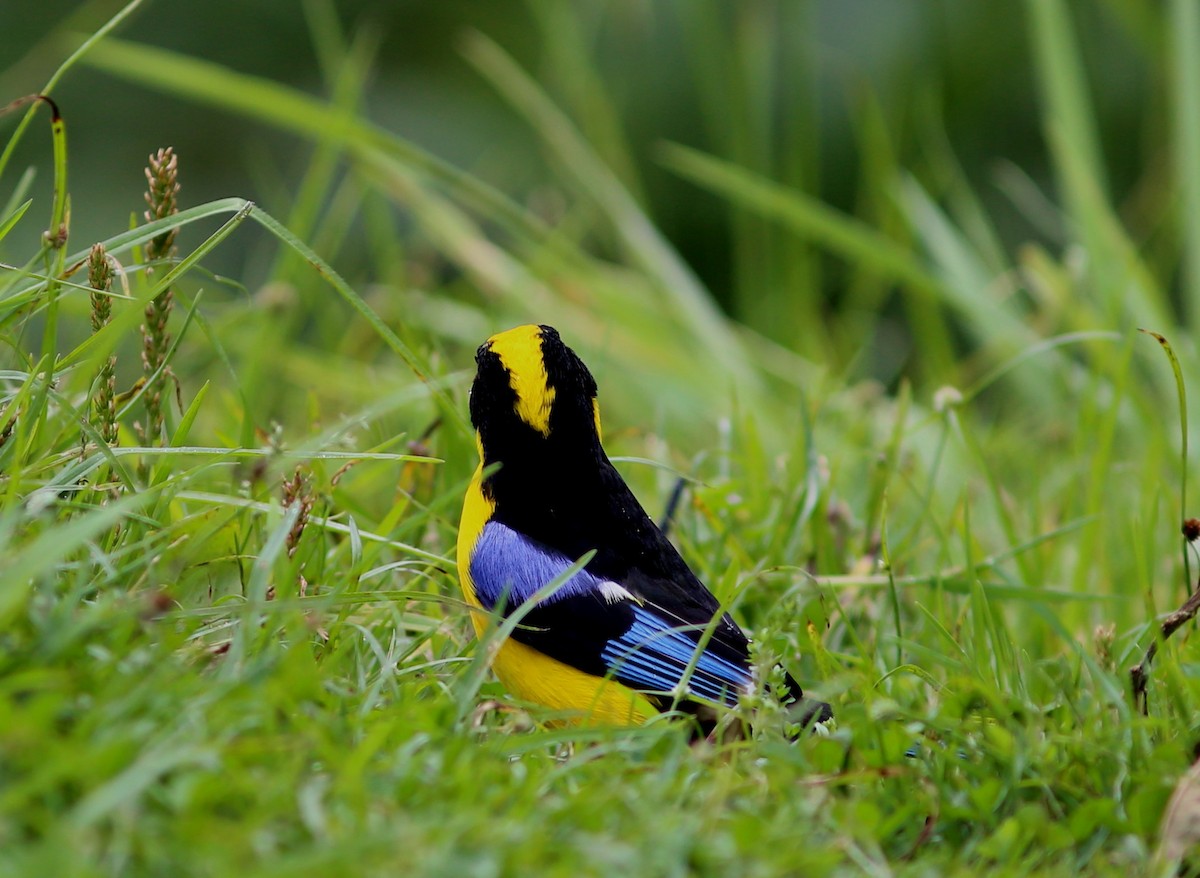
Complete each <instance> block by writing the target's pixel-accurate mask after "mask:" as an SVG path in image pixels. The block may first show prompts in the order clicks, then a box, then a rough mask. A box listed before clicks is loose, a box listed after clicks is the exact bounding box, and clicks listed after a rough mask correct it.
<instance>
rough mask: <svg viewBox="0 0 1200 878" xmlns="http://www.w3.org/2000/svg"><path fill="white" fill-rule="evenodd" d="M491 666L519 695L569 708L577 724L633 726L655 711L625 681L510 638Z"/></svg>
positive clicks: (525, 698)
mask: <svg viewBox="0 0 1200 878" xmlns="http://www.w3.org/2000/svg"><path fill="white" fill-rule="evenodd" d="M482 621H484V622H486V620H482ZM492 669H493V670H494V671H495V672H496V676H497V677H499V678H500V682H501V683H503V684H504V686H505V687H506V688H507V689H508V691H509V692H511V693H513V694H514V695H516V696H517V697H518V698H521V699H523V700H525V701H534V702H537V703H538V704H544V705H546V707H549V708H551V709H552V710H562V711H571V712H574V713H576V714H577V717H576V718H575V720H574V721H575V722H576V723H578V724H580V725H600V726H629V725H638V724H640V723H644V722H645V721H646V720H648V719H650V717H652V716H654V715H655V714H657V713H658V711H657V710H655V708H654V706H653V705H652V704H651V703H650V702H649V701H647V700H646V699H645V698H643V697H642V696H641V695H639V694H638V693H637V692H634V691H633V690H632V689H630V688H628V687H627V686H622V685H621V684H620V683H617V682H614V681H613V680H605V679H603V678H601V677H593V676H592V675H591V674H585V673H584V672H583V671H579V670H576V669H575V668H573V667H571V666H570V665H565V664H563V663H562V662H560V661H558V660H557V659H552V658H550V656H548V655H544V654H543V653H540V652H538V651H537V650H536V649H533V648H531V647H528V646H526V645H525V644H523V643H518V642H517V641H515V640H506V641H505V642H504V644H503V645H502V646H501V647H500V650H499V651H498V652H497V653H496V657H495V659H493V660H492Z"/></svg>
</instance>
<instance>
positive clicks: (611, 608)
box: [470, 521, 753, 705]
mask: <svg viewBox="0 0 1200 878" xmlns="http://www.w3.org/2000/svg"><path fill="white" fill-rule="evenodd" d="M572 563H573V562H572V560H571V559H569V558H567V557H566V556H565V555H562V554H560V553H558V552H555V551H553V550H552V549H550V548H548V547H546V546H544V545H542V544H541V543H538V542H536V541H534V540H531V539H529V538H528V537H525V536H523V535H522V534H520V533H519V532H517V531H515V530H513V529H512V528H509V527H507V526H506V525H504V524H502V523H500V522H498V521H489V522H488V523H487V524H486V525H485V526H484V529H483V532H482V533H481V534H480V536H479V540H478V541H477V542H476V544H475V548H474V551H473V553H472V556H471V563H470V570H471V580H472V582H473V584H474V587H475V596H476V598H477V599H478V600H479V602H480V603H481V604H482V605H483V606H484V607H487V608H488V609H492V608H494V607H495V606H496V603H497V602H498V601H499V600H500V598H501V596H502V595H504V594H505V592H506V591H507V593H508V605H509V606H515V605H517V604H520V603H522V602H524V601H526V600H528V599H529V598H530V597H531V596H532V595H533V594H534V593H535V592H536V591H537V590H538V589H539V588H541V587H543V586H544V585H545V584H546V583H548V582H550V581H551V580H553V579H554V578H555V577H557V576H560V575H561V574H562V573H563V572H564V571H565V570H566V569H567V568H568V567H570V566H571V564H572ZM614 585H615V584H614V583H611V582H610V581H608V580H606V579H603V578H601V577H598V576H596V575H594V574H592V573H590V572H588V571H587V570H580V571H579V572H577V573H575V574H574V575H573V576H571V578H570V579H568V580H567V581H566V582H565V583H564V584H563V585H562V587H560V588H559V589H558V590H557V591H555V592H554V594H553V595H551V596H550V597H549V598H547V599H545V600H543V601H542V602H541V603H539V604H538V606H537V607H535V608H534V610H533V611H532V612H531V613H530V614H529V615H528V616H527V617H526V621H527V623H528V624H529V626H531V627H534V628H537V627H540V628H541V629H543V631H542V632H541V633H539V632H537V631H524V630H518V631H517V632H514V634H513V636H514V637H516V638H518V639H528V642H529V643H530V645H532V646H537V647H538V648H541V649H543V650H544V651H546V652H548V653H549V654H551V655H553V656H554V657H555V658H558V659H559V660H560V661H566V662H568V663H569V664H572V665H573V666H575V667H579V668H581V669H586V670H588V672H590V673H599V674H605V675H608V676H611V677H612V678H613V679H615V680H617V681H618V682H621V683H623V684H625V685H627V686H629V687H631V688H634V689H638V690H643V691H648V692H660V693H670V692H674V691H675V690H676V689H677V688H678V686H679V683H680V681H681V680H682V679H683V677H684V675H685V673H687V669H688V666H689V665H690V664H691V663H692V660H693V656H694V655H695V653H696V650H697V648H698V644H697V641H698V638H699V637H700V635H701V633H702V628H703V626H696V625H682V626H681V625H679V624H678V621H675V622H673V621H671V620H670V619H669V617H670V616H671V613H670V610H669V608H658V607H656V606H655V605H653V604H646V603H644V602H640V601H638V599H637V598H636V596H635V595H632V594H629V592H625V591H624V590H623V589H615V590H614ZM614 594H617V595H620V594H625V595H628V597H626V598H624V599H621V598H619V597H618V598H617V599H614V598H613V595H614ZM566 627H571V628H572V629H576V630H564V628H566ZM698 627H699V628H700V630H697V629H698ZM580 628H586V630H577V629H580ZM599 632H606V634H611V633H613V632H616V633H615V636H605V637H602V638H600V639H597V638H596V637H595V635H596V634H598V633H599ZM592 644H594V645H592ZM581 650H584V651H587V652H588V653H589V654H587V655H584V654H582V653H581ZM597 652H598V654H597ZM752 686H753V677H752V676H751V673H750V670H749V667H748V662H747V663H746V664H739V663H737V662H734V661H730V660H729V659H728V658H725V657H724V656H721V655H718V654H717V653H716V652H714V651H713V650H711V649H704V650H702V651H701V652H700V655H699V657H698V658H696V662H695V667H693V668H692V670H691V675H690V677H688V682H687V686H686V691H687V692H688V694H690V695H693V696H696V697H699V698H703V699H706V700H709V701H716V702H721V703H724V704H729V705H733V704H736V703H737V699H738V696H739V695H740V694H741V693H743V692H745V691H747V690H748V689H749V688H751V687H752Z"/></svg>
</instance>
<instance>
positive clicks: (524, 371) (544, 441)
mask: <svg viewBox="0 0 1200 878" xmlns="http://www.w3.org/2000/svg"><path fill="white" fill-rule="evenodd" d="M475 364H476V372H475V383H474V384H472V385H471V423H472V425H474V427H475V429H476V430H477V431H478V432H479V441H480V443H481V445H482V446H483V452H484V459H485V462H487V463H494V462H496V461H504V460H505V458H506V457H510V456H511V454H510V453H506V452H511V451H512V450H514V449H524V450H527V451H530V452H533V453H536V452H534V451H533V450H534V449H539V448H541V449H546V448H549V447H554V448H556V449H559V450H569V449H579V450H581V451H591V450H593V449H594V448H596V447H598V446H599V443H600V410H599V407H598V406H597V403H596V380H595V379H594V378H592V373H591V372H589V371H588V368H587V366H585V365H584V364H583V361H582V360H581V359H579V357H578V356H576V355H575V352H574V351H572V350H571V349H570V348H569V347H567V346H566V345H565V344H563V342H562V339H561V338H559V335H558V332H557V331H556V330H555V329H554V328H553V327H550V326H535V325H533V324H529V325H526V326H518V327H516V328H515V329H509V330H507V331H505V332H500V333H497V334H496V335H493V336H492V337H491V338H489V339H488V340H487V341H485V342H484V343H483V344H482V345H480V346H479V350H478V351H476V353H475Z"/></svg>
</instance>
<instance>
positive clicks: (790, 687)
mask: <svg viewBox="0 0 1200 878" xmlns="http://www.w3.org/2000/svg"><path fill="white" fill-rule="evenodd" d="M784 685H785V686H786V687H787V692H786V693H785V695H786V697H788V698H791V699H792V703H791V704H790V705H789V706H788V711H789V712H790V713H791V715H792V716H793V717H794V718H795V720H796V722H798V723H799V724H800V728H802V729H811V728H812V727H813V726H815V725H817V724H818V723H823V722H825V721H826V720H829V719H833V708H832V707H830V706H829V705H828V704H826V703H825V702H824V701H813V700H812V699H811V698H805V697H804V690H803V689H801V688H800V684H799V683H797V682H796V680H795V678H794V677H793V676H792V675H791V674H787V675H786V676H785V678H784Z"/></svg>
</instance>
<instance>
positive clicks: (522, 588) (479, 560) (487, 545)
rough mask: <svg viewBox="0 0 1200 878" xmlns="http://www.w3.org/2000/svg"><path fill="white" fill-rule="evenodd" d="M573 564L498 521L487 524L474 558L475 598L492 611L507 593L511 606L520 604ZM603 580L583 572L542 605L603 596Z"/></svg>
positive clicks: (472, 558) (480, 536)
mask: <svg viewBox="0 0 1200 878" xmlns="http://www.w3.org/2000/svg"><path fill="white" fill-rule="evenodd" d="M573 563H575V562H574V561H572V560H569V559H568V558H566V556H564V555H560V554H558V553H557V552H553V551H551V550H549V549H547V548H546V547H544V546H542V545H541V544H539V543H536V542H534V541H533V540H531V539H529V538H528V537H524V536H522V535H521V534H519V533H517V531H515V530H513V529H512V528H510V527H507V526H505V525H503V524H501V523H500V522H498V521H489V522H488V523H487V524H486V525H484V528H483V533H481V534H480V535H479V540H478V541H477V542H476V543H475V550H474V552H473V554H472V555H471V580H472V581H473V582H474V584H475V597H476V598H477V599H478V600H479V603H481V604H483V606H485V607H487V608H488V609H489V610H490V609H492V608H494V607H495V606H496V601H498V600H500V596H501V595H502V594H504V591H505V589H507V590H508V596H509V598H508V599H509V603H510V604H513V605H515V604H520V603H523V602H525V601H527V600H529V598H531V597H532V596H533V594H534V592H536V591H537V590H538V589H539V588H541V587H542V586H544V585H545V584H546V583H547V582H550V581H551V580H553V579H554V577H556V576H559V575H561V574H562V572H563V571H564V570H566V569H567V568H568V567H570V566H571V565H572V564H573ZM603 582H604V580H602V579H600V578H599V577H596V576H593V575H592V574H591V573H588V572H587V571H586V570H580V571H579V572H578V573H576V574H575V575H574V576H572V577H571V578H570V579H568V580H567V581H566V582H565V583H563V585H562V587H561V588H559V589H558V590H557V591H555V592H554V594H552V595H551V596H550V597H549V598H547V599H546V600H545V601H543V602H542V603H544V604H549V603H553V602H554V601H557V600H562V599H564V598H569V597H573V596H580V595H587V594H600V593H601V591H600V588H601V585H602V583H603Z"/></svg>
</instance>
